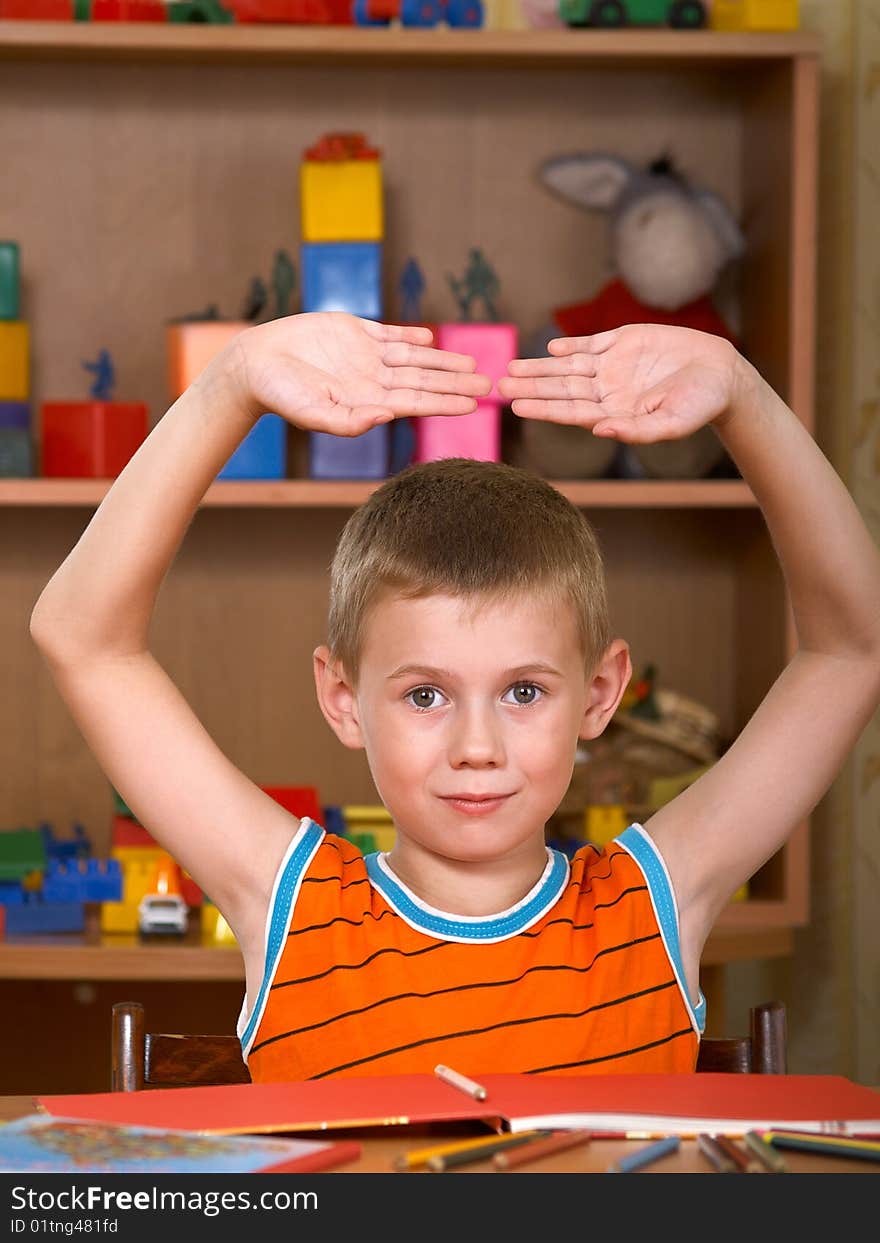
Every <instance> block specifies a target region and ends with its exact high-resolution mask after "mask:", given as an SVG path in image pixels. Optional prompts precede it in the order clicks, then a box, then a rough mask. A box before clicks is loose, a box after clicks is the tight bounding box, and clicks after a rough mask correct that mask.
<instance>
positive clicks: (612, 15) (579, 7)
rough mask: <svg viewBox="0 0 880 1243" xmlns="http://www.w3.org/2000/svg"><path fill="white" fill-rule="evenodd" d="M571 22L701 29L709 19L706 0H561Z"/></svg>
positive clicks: (561, 12)
mask: <svg viewBox="0 0 880 1243" xmlns="http://www.w3.org/2000/svg"><path fill="white" fill-rule="evenodd" d="M559 16H560V17H561V18H562V20H563V21H564V22H565V23H566V24H567V25H569V26H605V27H617V26H673V27H675V28H676V29H679V30H698V29H700V28H701V27H703V26H705V25H706V24H707V21H708V8H707V6H706V5H705V4H704V3H703V0H560V4H559Z"/></svg>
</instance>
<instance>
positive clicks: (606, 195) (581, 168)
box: [538, 153, 636, 211]
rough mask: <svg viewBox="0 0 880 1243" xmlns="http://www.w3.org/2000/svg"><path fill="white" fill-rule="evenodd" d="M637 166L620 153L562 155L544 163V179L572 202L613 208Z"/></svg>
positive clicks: (542, 173) (598, 207) (600, 207)
mask: <svg viewBox="0 0 880 1243" xmlns="http://www.w3.org/2000/svg"><path fill="white" fill-rule="evenodd" d="M635 174H636V169H635V168H634V166H633V165H632V164H628V163H627V161H626V160H621V159H620V158H619V157H618V156H616V155H601V154H596V155H588V154H586V153H582V154H580V155H561V156H556V157H554V158H553V159H552V160H547V161H546V163H544V164H542V165H541V168H540V169H539V172H538V178H539V180H540V181H541V183H542V184H543V185H544V186H546V187H547V189H548V190H552V192H553V193H554V194H558V195H559V196H560V197H561V198H564V199H566V200H567V202H569V203H577V204H578V206H579V207H593V208H596V209H597V210H599V211H610V210H611V208H612V207H613V206H614V204H615V203H616V202H617V200H618V199H619V198H620V195H621V194H622V193H623V191H624V189H625V188H626V186H627V185H628V184H629V181H630V179H631V178H632V177H633V176H635Z"/></svg>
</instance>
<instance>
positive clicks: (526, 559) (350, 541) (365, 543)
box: [327, 458, 610, 685]
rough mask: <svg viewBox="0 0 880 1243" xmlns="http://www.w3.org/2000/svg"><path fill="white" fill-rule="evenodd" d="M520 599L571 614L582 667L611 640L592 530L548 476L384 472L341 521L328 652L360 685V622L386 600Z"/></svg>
mask: <svg viewBox="0 0 880 1243" xmlns="http://www.w3.org/2000/svg"><path fill="white" fill-rule="evenodd" d="M524 593H531V594H539V595H540V594H543V595H544V596H545V597H547V598H548V599H549V600H551V601H560V600H568V601H570V603H571V604H572V605H573V607H574V613H575V620H576V625H577V633H578V640H579V645H580V648H581V651H582V653H583V657H584V666H585V668H586V669H587V670H592V669H593V668H594V667H595V665H596V663H597V661H598V660H599V657H600V656H601V655H602V653H603V652H604V650H605V648H606V647H607V646H608V643H609V642H610V634H609V623H608V605H607V600H606V593H605V576H604V571H603V568H602V558H601V554H600V551H599V545H598V542H597V540H596V536H595V534H594V532H593V529H592V527H591V526H590V524H589V522H588V521H587V519H586V518H585V516H584V515H583V513H582V512H581V511H580V510H579V509H577V508H576V506H574V505H573V504H572V503H571V501H569V500H568V499H567V498H566V497H564V496H563V495H562V493H561V492H558V491H557V490H556V488H554V487H552V485H551V484H549V483H547V482H546V481H545V480H544V479H541V478H539V477H538V476H537V475H534V474H532V473H531V472H529V471H526V470H521V469H519V468H518V467H515V466H509V465H507V464H506V463H502V462H483V461H476V460H473V459H471V458H443V459H441V460H440V461H435V462H425V463H421V464H419V465H415V466H407V467H406V468H404V469H403V470H401V471H400V472H399V473H398V474H396V475H392V476H391V478H390V479H387V480H386V481H385V482H384V483H383V484H382V485H381V486H380V487H379V488H377V489H376V491H375V492H374V493H373V494H372V495H371V496H370V497H369V499H368V500H367V501H365V502H364V504H363V505H361V506H359V508H358V509H356V510H355V511H354V513H353V514H352V515H351V517H350V518H349V519H348V521H347V522H346V524H345V527H344V528H343V531H342V534H341V535H340V537H339V542H338V544H337V546H336V551H335V553H334V556H333V562H332V564H331V567H330V605H329V616H328V626H327V628H328V635H327V643H328V647H329V648H330V655H331V659H332V660H334V661H336V662H339V663H341V664H342V666H343V667H344V669H345V671H346V673H347V674H348V676H349V678H350V679H351V681H352V684H353V685H356V684H357V680H358V675H359V671H360V656H361V650H362V644H363V635H364V625H365V622H366V618H367V616H368V614H369V612H370V609H371V607H372V606H373V605H374V604H376V603H377V602H378V600H379V598H380V597H381V596H383V595H386V594H397V595H400V596H402V597H404V598H408V599H413V598H419V597H423V596H429V595H448V596H454V597H460V598H461V599H463V600H465V601H468V602H469V603H472V604H473V605H474V606H475V607H479V606H480V605H481V604H485V603H487V602H489V601H498V600H504V599H505V598H508V599H509V598H510V597H512V596H518V595H522V594H524Z"/></svg>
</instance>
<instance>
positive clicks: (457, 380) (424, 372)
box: [388, 367, 492, 397]
mask: <svg viewBox="0 0 880 1243" xmlns="http://www.w3.org/2000/svg"><path fill="white" fill-rule="evenodd" d="M388 387H390V388H392V389H394V388H418V389H424V390H426V391H428V392H431V393H459V394H461V395H463V396H465V397H485V396H487V394H488V393H490V392H491V391H492V381H491V380H490V379H489V377H488V376H485V375H478V374H475V373H472V372H468V373H462V372H460V371H431V370H429V369H428V368H426V367H392V368H390V369H389V371H388Z"/></svg>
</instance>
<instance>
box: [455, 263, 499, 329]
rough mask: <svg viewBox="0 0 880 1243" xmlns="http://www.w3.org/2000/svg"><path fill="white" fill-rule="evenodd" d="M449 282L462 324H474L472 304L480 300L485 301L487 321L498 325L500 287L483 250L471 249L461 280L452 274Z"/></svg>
mask: <svg viewBox="0 0 880 1243" xmlns="http://www.w3.org/2000/svg"><path fill="white" fill-rule="evenodd" d="M447 280H448V281H449V287H450V289H451V290H452V296H453V297H454V298H455V301H456V302H457V303H458V309H459V313H460V318H461V322H462V323H465V324H468V323H472V322H473V320H474V317H473V315H472V314H471V303H472V302H474V300H475V299H480V298H482V299H483V304H484V306H485V309H486V319H490V320H492V322H493V323H497V321H498V312H497V310H496V309H495V302H494V299H495V298H497V296H498V291H499V289H500V285H499V282H498V277H497V276H496V275H495V271H494V269H493V268H492V266H491V265H490V264H489V263H487V261H486V259H485V257H484V255H483V252H482V250H479V249H477V248H472V249H471V252H470V258H469V259H468V265H467V268H466V269H465V273H464V276H463V277H462V278H461V280H457V279H456V278H455V277H454V276H452V275H451V274H449V275H447Z"/></svg>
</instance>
